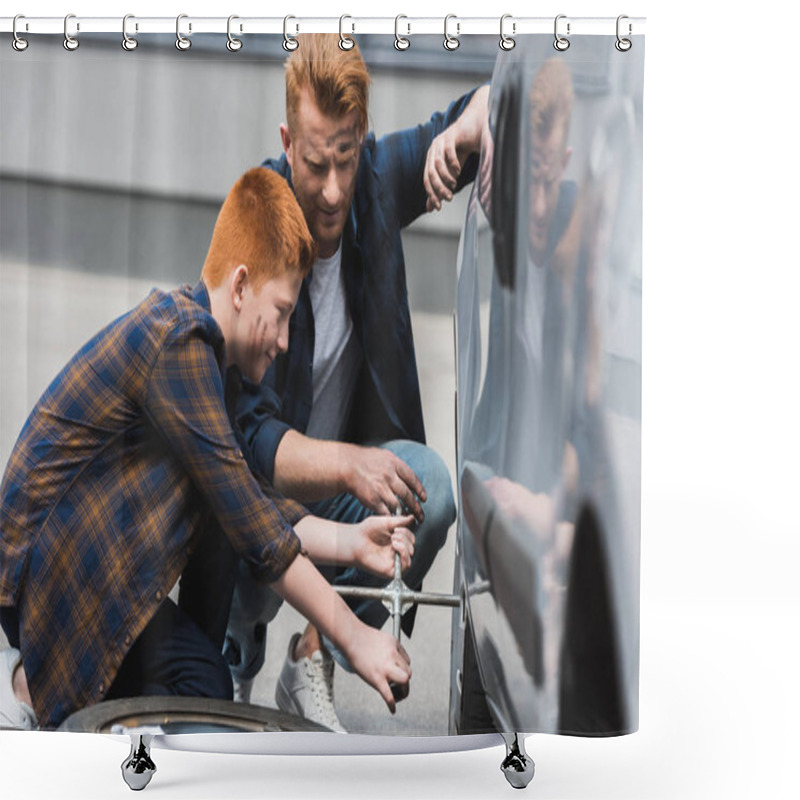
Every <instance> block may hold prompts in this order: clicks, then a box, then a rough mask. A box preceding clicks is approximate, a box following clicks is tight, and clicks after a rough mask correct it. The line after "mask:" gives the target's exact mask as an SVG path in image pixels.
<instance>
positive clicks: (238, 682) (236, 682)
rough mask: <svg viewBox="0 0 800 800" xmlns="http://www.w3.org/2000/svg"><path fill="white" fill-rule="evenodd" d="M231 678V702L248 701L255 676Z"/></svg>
mask: <svg viewBox="0 0 800 800" xmlns="http://www.w3.org/2000/svg"><path fill="white" fill-rule="evenodd" d="M231 678H233V702H234V703H249V702H250V696H251V695H252V694H253V684H254V683H255V682H256V680H255V678H234V677H233V675H231Z"/></svg>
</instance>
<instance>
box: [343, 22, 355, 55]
mask: <svg viewBox="0 0 800 800" xmlns="http://www.w3.org/2000/svg"><path fill="white" fill-rule="evenodd" d="M346 19H353V18H352V17H351V16H350V15H349V14H342V16H341V17H339V49H340V50H352V49H353V48H354V47H355V46H356V40H355V39H354V38H353V37H352V36H350V35H349V34H348V35H347V36H345V35H344V32H343V31H342V27H343V25H344V21H345V20H346ZM352 30H355V25H353V26H352Z"/></svg>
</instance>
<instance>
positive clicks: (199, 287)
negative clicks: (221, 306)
mask: <svg viewBox="0 0 800 800" xmlns="http://www.w3.org/2000/svg"><path fill="white" fill-rule="evenodd" d="M189 297H191V298H192V300H194V302H195V303H197V305H199V306H202V307H203V308H204V309H205V310H206V311H208V312H210V311H211V298H210V297H209V296H208V289H207V288H206V285H205V283H203V280H202V278H201V279H200V280H199V281H197V283H196V284H195V285H194V287H193V288H192V289H191V291H190V292H189Z"/></svg>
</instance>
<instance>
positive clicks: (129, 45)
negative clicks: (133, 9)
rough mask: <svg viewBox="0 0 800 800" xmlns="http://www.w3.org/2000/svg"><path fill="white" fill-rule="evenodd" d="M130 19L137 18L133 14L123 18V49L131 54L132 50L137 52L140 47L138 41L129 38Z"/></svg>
mask: <svg viewBox="0 0 800 800" xmlns="http://www.w3.org/2000/svg"><path fill="white" fill-rule="evenodd" d="M129 19H136V17H134V16H133V14H126V15H125V16H124V17H123V18H122V49H123V50H127V51H128V52H130V51H131V50H135V49H136V48H137V47H138V46H139V40H138V39H134V38H133V37H132V36H128V20H129ZM137 28H138V25H137Z"/></svg>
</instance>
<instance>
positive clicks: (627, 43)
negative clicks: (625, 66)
mask: <svg viewBox="0 0 800 800" xmlns="http://www.w3.org/2000/svg"><path fill="white" fill-rule="evenodd" d="M623 19H628V15H627V14H620V15H619V16H618V17H617V41H616V42H614V47H616V48H617V50H619V51H620V53H627V52H628V50H630V49H631V47H633V42H632V41H631V40H630V39H623V38H622V37H621V36H620V35H619V24H620V22H622V20H623ZM632 32H633V26H632V25H631V24H630V22H629V23H628V36H630V35H631V33H632Z"/></svg>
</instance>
